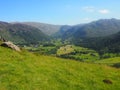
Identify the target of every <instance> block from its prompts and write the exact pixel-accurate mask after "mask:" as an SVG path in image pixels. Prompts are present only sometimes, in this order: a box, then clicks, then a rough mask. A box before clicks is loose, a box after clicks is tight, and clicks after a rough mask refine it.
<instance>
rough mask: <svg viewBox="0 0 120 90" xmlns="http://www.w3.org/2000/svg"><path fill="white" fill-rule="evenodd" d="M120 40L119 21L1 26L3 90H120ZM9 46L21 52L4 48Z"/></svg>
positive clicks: (0, 89) (0, 57)
mask: <svg viewBox="0 0 120 90" xmlns="http://www.w3.org/2000/svg"><path fill="white" fill-rule="evenodd" d="M44 30H45V31H44ZM52 30H53V31H52ZM119 35H120V20H117V19H105V20H103V19H101V20H98V21H94V22H91V23H87V24H78V25H73V26H70V25H51V24H44V23H35V22H17V23H7V22H0V90H107V89H108V90H119V89H120V85H119V83H120V46H119V45H120V40H119V39H120V38H119ZM7 41H11V42H13V43H14V44H16V45H17V46H19V47H20V49H21V51H20V52H18V51H15V50H14V49H11V48H8V47H6V46H5V47H4V46H2V45H1V44H2V43H4V42H7ZM53 86H54V87H53Z"/></svg>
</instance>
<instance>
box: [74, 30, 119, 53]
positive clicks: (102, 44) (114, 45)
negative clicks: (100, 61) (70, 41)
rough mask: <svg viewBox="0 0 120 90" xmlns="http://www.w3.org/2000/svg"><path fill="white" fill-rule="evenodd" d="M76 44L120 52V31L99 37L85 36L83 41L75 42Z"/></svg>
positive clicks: (101, 51) (107, 51)
mask: <svg viewBox="0 0 120 90" xmlns="http://www.w3.org/2000/svg"><path fill="white" fill-rule="evenodd" d="M75 44H76V45H80V46H84V47H87V48H92V49H94V50H97V51H98V52H100V53H101V54H103V53H119V52H120V32H118V33H116V34H113V35H110V36H106V37H97V38H85V39H84V40H82V41H81V42H79V43H78V42H75Z"/></svg>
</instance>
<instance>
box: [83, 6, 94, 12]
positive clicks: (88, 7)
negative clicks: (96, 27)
mask: <svg viewBox="0 0 120 90" xmlns="http://www.w3.org/2000/svg"><path fill="white" fill-rule="evenodd" d="M82 9H83V10H84V11H86V12H94V11H95V8H94V7H93V6H86V7H83V8H82Z"/></svg>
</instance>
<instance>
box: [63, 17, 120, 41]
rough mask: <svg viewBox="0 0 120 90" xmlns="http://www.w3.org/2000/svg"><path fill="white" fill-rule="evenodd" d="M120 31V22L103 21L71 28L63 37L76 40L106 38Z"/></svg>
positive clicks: (112, 20)
mask: <svg viewBox="0 0 120 90" xmlns="http://www.w3.org/2000/svg"><path fill="white" fill-rule="evenodd" d="M119 31H120V20H117V19H101V20H98V21H94V22H91V23H88V24H83V25H78V26H74V27H72V28H70V29H69V30H67V31H66V32H65V33H63V35H62V37H63V38H64V39H68V38H72V39H74V40H77V39H81V38H86V37H104V36H109V35H112V34H115V33H117V32H119Z"/></svg>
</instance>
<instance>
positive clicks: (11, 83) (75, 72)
mask: <svg viewBox="0 0 120 90" xmlns="http://www.w3.org/2000/svg"><path fill="white" fill-rule="evenodd" d="M0 53H1V54H0V90H48V89H49V90H120V85H119V84H120V69H116V68H112V67H108V66H106V65H99V64H89V63H82V62H77V61H72V60H66V59H59V58H56V57H51V56H43V55H37V56H36V55H34V54H32V53H29V52H27V51H25V50H23V51H22V52H15V51H13V50H11V49H7V48H3V47H0ZM107 81H108V82H107Z"/></svg>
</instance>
